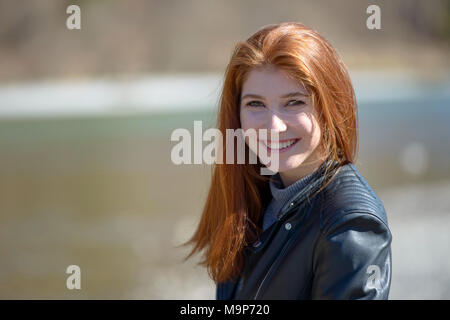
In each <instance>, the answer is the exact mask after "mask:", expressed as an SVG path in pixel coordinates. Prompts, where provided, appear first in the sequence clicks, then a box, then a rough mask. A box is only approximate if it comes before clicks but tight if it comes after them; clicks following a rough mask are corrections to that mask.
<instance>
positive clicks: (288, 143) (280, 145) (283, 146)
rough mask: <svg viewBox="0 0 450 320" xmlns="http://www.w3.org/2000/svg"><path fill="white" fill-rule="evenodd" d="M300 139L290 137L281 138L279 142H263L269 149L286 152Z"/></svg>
mask: <svg viewBox="0 0 450 320" xmlns="http://www.w3.org/2000/svg"><path fill="white" fill-rule="evenodd" d="M300 140H301V138H300V139H289V140H280V141H279V142H271V141H262V143H263V144H264V145H265V146H266V147H267V150H270V151H277V152H285V151H287V150H289V149H292V148H293V147H294V146H295V145H296V144H297V142H299V141H300Z"/></svg>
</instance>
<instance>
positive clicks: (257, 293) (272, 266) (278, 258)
mask: <svg viewBox="0 0 450 320" xmlns="http://www.w3.org/2000/svg"><path fill="white" fill-rule="evenodd" d="M289 212H290V210H287V211H286V212H284V213H283V214H281V215H280V218H282V217H284V216H285V215H287V214H288V213H289ZM289 240H290V239H288V241H287V243H286V245H285V246H284V247H283V250H282V251H281V253H280V255H279V256H278V257H277V258H276V259H275V261H274V262H273V263H272V265H271V266H270V268H269V270H268V271H267V273H266V275H265V276H264V278H263V279H262V281H261V283H260V285H259V287H258V290H257V291H256V294H255V297H254V298H253V299H254V300H256V298H257V297H258V295H259V292H260V290H261V288H262V287H263V284H264V282H265V281H266V279H267V277H268V276H269V274H270V273H271V271H272V269H273V268H274V267H275V265H277V263H278V261H279V260H280V259H281V258H283V257H284V255H285V254H286V251H287V249H288V248H289V244H290V242H289Z"/></svg>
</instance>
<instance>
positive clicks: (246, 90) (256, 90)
mask: <svg viewBox="0 0 450 320" xmlns="http://www.w3.org/2000/svg"><path fill="white" fill-rule="evenodd" d="M291 92H300V93H302V94H305V95H307V94H308V90H307V89H306V88H305V86H304V85H303V84H302V83H301V82H300V81H297V80H295V79H292V78H291V77H289V75H288V73H287V72H285V71H284V70H282V69H279V68H276V67H261V68H256V69H253V70H251V71H250V72H249V74H248V75H247V78H246V80H245V81H244V83H243V85H242V90H241V97H242V96H243V95H245V94H256V95H262V96H267V97H270V96H274V97H275V96H276V97H278V96H281V95H283V94H287V93H291Z"/></svg>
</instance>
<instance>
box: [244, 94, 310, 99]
mask: <svg viewBox="0 0 450 320" xmlns="http://www.w3.org/2000/svg"><path fill="white" fill-rule="evenodd" d="M296 96H304V97H308V95H307V94H304V93H301V92H291V93H287V94H284V95H282V96H280V98H292V97H296ZM245 98H256V99H264V97H263V96H259V95H257V94H252V93H249V94H246V95H244V96H243V97H242V100H244V99H245Z"/></svg>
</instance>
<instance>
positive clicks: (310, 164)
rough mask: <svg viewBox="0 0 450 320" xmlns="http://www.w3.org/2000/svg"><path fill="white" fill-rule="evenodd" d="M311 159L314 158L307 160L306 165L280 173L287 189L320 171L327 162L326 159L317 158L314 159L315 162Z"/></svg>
mask: <svg viewBox="0 0 450 320" xmlns="http://www.w3.org/2000/svg"><path fill="white" fill-rule="evenodd" d="M311 158H312V157H309V158H307V159H306V160H305V161H304V163H303V164H301V165H300V166H298V167H297V168H294V169H291V170H288V171H284V172H280V178H281V181H283V185H284V187H285V188H287V187H288V186H290V185H291V184H293V183H295V182H296V181H298V180H300V179H302V178H304V177H306V176H307V175H309V174H311V173H313V172H314V171H316V170H317V169H319V168H320V166H321V165H322V164H323V162H324V161H325V158H324V157H315V159H314V158H313V159H314V160H312V159H311Z"/></svg>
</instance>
